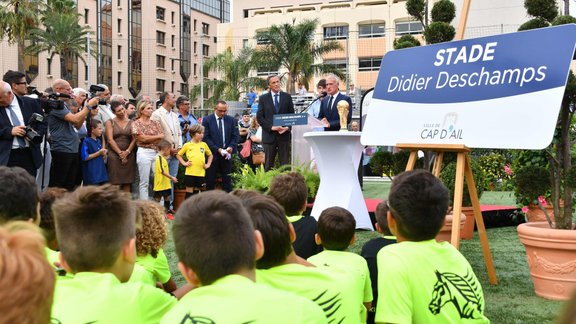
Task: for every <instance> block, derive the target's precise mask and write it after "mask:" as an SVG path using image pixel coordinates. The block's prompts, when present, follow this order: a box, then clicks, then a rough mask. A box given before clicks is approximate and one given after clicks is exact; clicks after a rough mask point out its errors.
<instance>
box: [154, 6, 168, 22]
mask: <svg viewBox="0 0 576 324" xmlns="http://www.w3.org/2000/svg"><path fill="white" fill-rule="evenodd" d="M165 14H166V9H164V8H162V7H156V19H158V20H162V21H164V15H165Z"/></svg>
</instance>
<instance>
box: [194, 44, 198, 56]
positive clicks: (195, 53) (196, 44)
mask: <svg viewBox="0 0 576 324" xmlns="http://www.w3.org/2000/svg"><path fill="white" fill-rule="evenodd" d="M197 44H198V43H196V42H194V54H196V45H197Z"/></svg>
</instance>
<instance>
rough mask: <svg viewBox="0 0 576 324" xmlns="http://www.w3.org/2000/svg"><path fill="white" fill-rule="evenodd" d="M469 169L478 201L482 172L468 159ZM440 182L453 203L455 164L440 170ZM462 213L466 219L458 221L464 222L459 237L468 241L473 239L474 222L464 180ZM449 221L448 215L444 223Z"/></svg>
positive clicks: (449, 164) (481, 189)
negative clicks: (448, 191)
mask: <svg viewBox="0 0 576 324" xmlns="http://www.w3.org/2000/svg"><path fill="white" fill-rule="evenodd" d="M470 167H471V168H472V174H473V175H474V184H475V185H476V192H477V194H478V199H480V197H482V194H483V193H484V185H483V184H484V170H482V168H481V167H480V165H479V164H478V162H476V161H475V160H473V159H470ZM440 180H442V182H443V183H444V185H445V186H446V188H448V190H450V201H451V202H452V201H454V187H455V184H456V162H450V163H448V164H447V165H446V166H445V167H444V168H443V169H442V171H441V172H440ZM462 213H463V214H464V215H465V216H466V217H461V220H460V221H461V222H464V223H463V227H462V229H461V231H460V237H461V238H462V239H465V240H469V239H472V238H473V237H474V223H475V220H474V208H472V199H471V198H470V194H469V193H468V183H467V182H466V180H464V193H463V195H462ZM451 219H452V215H451V213H449V214H448V216H447V221H446V222H447V223H449V222H451ZM446 227H448V226H446ZM445 230H447V229H445Z"/></svg>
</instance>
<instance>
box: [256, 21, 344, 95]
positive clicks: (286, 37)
mask: <svg viewBox="0 0 576 324" xmlns="http://www.w3.org/2000/svg"><path fill="white" fill-rule="evenodd" d="M317 26H318V19H314V20H304V21H302V22H301V23H299V24H295V22H294V21H293V22H292V24H282V25H272V26H271V27H270V28H269V29H268V30H265V31H259V32H257V33H256V39H258V40H262V41H264V43H265V44H263V45H259V47H258V49H257V50H256V53H255V58H256V60H257V62H259V64H258V65H259V67H264V68H269V69H270V68H284V69H286V70H288V72H287V73H285V74H288V85H287V91H288V92H289V93H294V84H295V83H296V82H297V81H304V83H307V81H308V80H310V79H311V78H312V76H313V75H314V74H316V73H334V74H336V75H338V76H339V77H340V78H342V79H344V78H345V76H344V74H343V73H342V72H340V71H339V70H338V69H336V67H334V66H333V65H330V64H323V63H320V64H314V62H315V61H316V60H318V59H321V58H322V55H324V54H327V53H329V52H331V51H334V50H340V49H342V46H340V44H339V43H338V42H337V41H321V42H319V43H317V42H314V33H315V32H316V27H317ZM283 76H284V74H282V75H280V77H281V78H282V77H283Z"/></svg>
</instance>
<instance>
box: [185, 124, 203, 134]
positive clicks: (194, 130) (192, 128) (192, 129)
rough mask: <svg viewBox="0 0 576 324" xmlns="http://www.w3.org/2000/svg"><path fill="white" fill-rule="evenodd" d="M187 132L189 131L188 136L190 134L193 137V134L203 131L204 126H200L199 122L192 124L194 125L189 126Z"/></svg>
mask: <svg viewBox="0 0 576 324" xmlns="http://www.w3.org/2000/svg"><path fill="white" fill-rule="evenodd" d="M188 133H190V136H192V137H194V135H196V134H198V133H204V126H202V125H200V124H194V125H192V126H190V129H189V130H188Z"/></svg>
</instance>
